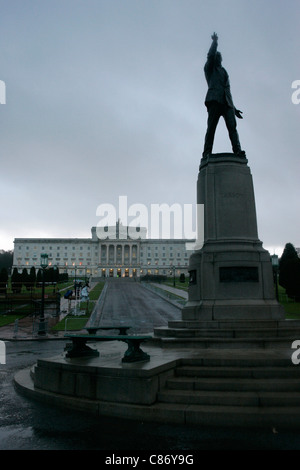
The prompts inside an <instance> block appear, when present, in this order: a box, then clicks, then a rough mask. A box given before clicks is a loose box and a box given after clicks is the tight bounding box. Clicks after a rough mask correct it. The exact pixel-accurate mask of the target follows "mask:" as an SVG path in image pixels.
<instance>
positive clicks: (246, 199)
mask: <svg viewBox="0 0 300 470" xmlns="http://www.w3.org/2000/svg"><path fill="white" fill-rule="evenodd" d="M197 203H198V204H202V205H204V243H203V246H202V247H201V249H198V250H196V251H195V252H194V253H193V254H192V255H191V257H190V263H189V272H190V286H189V299H188V302H187V305H186V306H185V307H184V308H183V310H182V319H183V320H220V319H238V320H241V319H244V320H247V319H249V320H259V319H281V318H282V319H283V318H284V311H283V309H282V307H281V306H280V305H279V304H278V302H277V301H276V298H275V289H274V280H273V271H272V264H271V259H270V254H269V253H268V252H267V251H266V250H265V249H263V248H262V242H261V241H260V240H259V239H258V235H257V222H256V209H255V199H254V190H253V183H252V176H251V173H250V168H249V167H248V165H247V160H246V159H245V158H238V157H236V156H235V155H233V154H217V155H211V156H210V157H209V158H208V159H206V160H204V161H202V162H201V165H200V171H199V175H198V183H197Z"/></svg>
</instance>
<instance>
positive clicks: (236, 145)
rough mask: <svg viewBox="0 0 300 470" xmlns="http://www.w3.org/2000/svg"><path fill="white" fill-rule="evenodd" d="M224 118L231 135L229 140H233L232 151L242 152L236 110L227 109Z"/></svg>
mask: <svg viewBox="0 0 300 470" xmlns="http://www.w3.org/2000/svg"><path fill="white" fill-rule="evenodd" d="M223 117H224V119H225V123H226V127H227V130H228V133H229V138H230V140H231V145H232V150H233V152H234V153H238V152H240V150H241V144H240V139H239V135H238V132H237V130H236V118H235V114H234V109H233V108H229V107H226V110H225V111H224V114H223Z"/></svg>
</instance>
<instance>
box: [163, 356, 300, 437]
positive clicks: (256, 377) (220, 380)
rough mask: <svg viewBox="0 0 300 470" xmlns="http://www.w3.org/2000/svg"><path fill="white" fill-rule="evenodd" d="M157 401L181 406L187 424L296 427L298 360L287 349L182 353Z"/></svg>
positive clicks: (299, 416)
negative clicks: (282, 350) (190, 355)
mask: <svg viewBox="0 0 300 470" xmlns="http://www.w3.org/2000/svg"><path fill="white" fill-rule="evenodd" d="M158 401H159V402H160V403H162V404H168V405H169V406H174V407H176V406H177V407H180V408H181V409H184V410H185V422H186V423H189V424H203V425H222V426H228V425H229V426H233V425H234V426H245V425H246V426H258V427H260V426H262V425H263V426H271V427H274V428H275V429H278V427H289V428H291V427H299V425H300V365H299V366H297V365H294V364H293V363H292V361H291V352H290V351H287V352H286V353H285V354H283V352H282V354H278V353H277V354H276V353H273V352H272V351H269V353H268V354H267V353H265V354H260V353H258V352H257V351H256V352H251V351H245V350H244V351H243V353H241V354H239V353H238V352H237V354H232V352H231V353H230V354H229V353H227V354H226V351H224V354H219V355H218V354H211V355H208V356H207V357H205V354H204V355H203V357H202V358H201V355H200V357H191V358H185V359H181V361H180V364H179V365H178V366H177V367H176V368H175V371H174V375H173V376H171V377H169V378H168V379H167V381H166V383H165V386H164V387H163V388H162V390H161V391H160V392H159V393H158Z"/></svg>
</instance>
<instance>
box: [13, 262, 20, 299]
mask: <svg viewBox="0 0 300 470" xmlns="http://www.w3.org/2000/svg"><path fill="white" fill-rule="evenodd" d="M11 286H12V291H13V293H14V294H18V293H20V292H21V290H22V274H20V273H19V271H18V269H17V268H14V270H13V273H12V276H11Z"/></svg>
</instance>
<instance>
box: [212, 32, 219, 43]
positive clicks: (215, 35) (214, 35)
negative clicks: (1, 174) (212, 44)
mask: <svg viewBox="0 0 300 470" xmlns="http://www.w3.org/2000/svg"><path fill="white" fill-rule="evenodd" d="M211 38H212V40H213V41H217V40H218V35H217V33H214V34H213V35H212V37H211Z"/></svg>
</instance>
